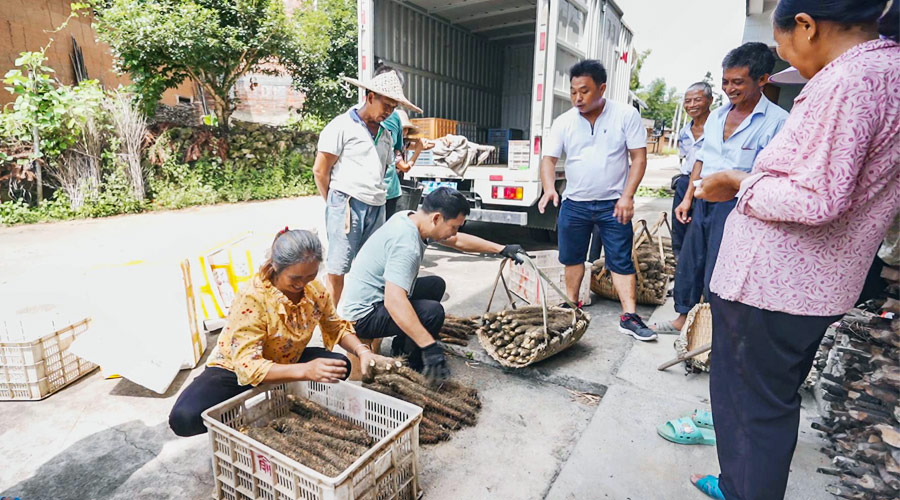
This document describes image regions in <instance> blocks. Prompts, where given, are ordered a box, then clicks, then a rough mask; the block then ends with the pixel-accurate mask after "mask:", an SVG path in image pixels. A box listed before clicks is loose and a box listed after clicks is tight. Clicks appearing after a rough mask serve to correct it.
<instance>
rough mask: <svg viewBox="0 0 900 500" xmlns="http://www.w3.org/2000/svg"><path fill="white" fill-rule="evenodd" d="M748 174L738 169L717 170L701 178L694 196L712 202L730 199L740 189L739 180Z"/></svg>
mask: <svg viewBox="0 0 900 500" xmlns="http://www.w3.org/2000/svg"><path fill="white" fill-rule="evenodd" d="M749 176H750V174H748V173H747V172H742V171H740V170H726V171H724V172H717V173H715V174H712V175H710V176H709V177H704V178H703V180H702V181H701V182H700V187H698V188H697V190H696V191H694V196H695V197H697V198H700V199H701V200H706V201H709V202H713V203H716V202H720V201H729V200H732V199H734V197H735V196H737V193H738V191H740V189H741V181H743V180H744V179H746V178H747V177H749Z"/></svg>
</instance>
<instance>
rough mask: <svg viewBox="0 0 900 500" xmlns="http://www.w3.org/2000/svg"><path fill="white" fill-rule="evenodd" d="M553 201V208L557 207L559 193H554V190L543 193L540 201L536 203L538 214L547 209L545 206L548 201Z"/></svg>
mask: <svg viewBox="0 0 900 500" xmlns="http://www.w3.org/2000/svg"><path fill="white" fill-rule="evenodd" d="M551 200H552V201H553V206H554V207H558V206H559V193H557V192H556V190H555V189H551V190H547V191H544V194H543V196H541V200H540V201H538V212H540V213H544V209H546V208H547V204H548V203H550V201H551Z"/></svg>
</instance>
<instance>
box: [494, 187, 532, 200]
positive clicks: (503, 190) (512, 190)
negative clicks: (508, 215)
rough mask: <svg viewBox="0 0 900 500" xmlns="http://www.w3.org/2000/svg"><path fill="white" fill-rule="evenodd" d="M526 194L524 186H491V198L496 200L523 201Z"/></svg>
mask: <svg viewBox="0 0 900 500" xmlns="http://www.w3.org/2000/svg"><path fill="white" fill-rule="evenodd" d="M524 194H525V193H524V189H523V188H522V186H491V198H493V199H495V200H496V199H501V200H521V199H523V198H524Z"/></svg>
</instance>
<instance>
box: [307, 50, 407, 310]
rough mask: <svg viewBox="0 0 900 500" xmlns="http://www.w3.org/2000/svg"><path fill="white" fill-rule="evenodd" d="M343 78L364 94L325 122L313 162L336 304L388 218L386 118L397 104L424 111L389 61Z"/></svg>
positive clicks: (390, 150) (390, 156)
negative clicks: (365, 76)
mask: <svg viewBox="0 0 900 500" xmlns="http://www.w3.org/2000/svg"><path fill="white" fill-rule="evenodd" d="M344 79H345V80H347V81H348V82H350V83H352V84H354V85H356V86H358V87H362V88H364V89H365V90H366V97H365V100H364V101H363V103H362V104H361V105H357V106H353V107H352V108H350V109H349V110H348V111H347V112H346V113H344V114H341V115H340V116H338V117H336V118H334V119H333V120H331V122H330V123H328V125H326V126H325V128H324V129H323V130H322V133H321V134H320V135H319V143H318V154H317V155H316V161H315V164H314V165H313V174H314V176H315V180H316V187H317V188H318V189H319V194H321V195H322V197H323V198H325V203H326V205H325V228H326V232H327V233H328V256H327V258H326V261H325V271H326V273H327V275H328V276H327V278H328V279H327V280H326V286H327V288H328V290H329V292H330V293H331V296H332V298H333V300H334V303H335V304H337V303H338V302H339V301H340V299H341V293H342V292H343V289H344V275H345V274H346V273H347V272H348V271H349V270H350V263H351V262H352V261H353V259H354V257H356V253H357V252H358V251H359V249H360V247H362V245H363V243H365V241H366V239H368V237H369V236H370V235H371V234H372V233H373V232H374V231H375V230H376V229H378V228H379V227H380V226H381V225H382V224H383V223H384V204H385V201H386V195H387V193H386V189H385V183H384V176H385V172H386V169H387V167H388V165H390V164H391V163H392V161H393V138H392V137H391V133H390V132H389V131H388V130H387V129H385V128H384V126H383V125H382V122H383V121H384V120H385V119H387V118H388V117H389V116H390V115H391V113H393V112H394V109H395V108H396V107H397V106H404V107H406V108H409V109H412V110H414V111H417V112H419V113H421V112H422V110H421V109H419V108H418V107H416V106H415V105H414V104H412V103H411V102H409V100H408V99H407V98H406V96H405V95H404V94H403V85H402V83H401V81H400V77H399V75H398V74H397V72H396V71H395V70H393V69H392V68H390V67H387V66H382V67H381V68H379V71H378V72H377V74H376V75H375V76H374V77H373V78H372V79H371V80H369V81H367V82H361V81H359V80H356V79H353V78H347V77H344Z"/></svg>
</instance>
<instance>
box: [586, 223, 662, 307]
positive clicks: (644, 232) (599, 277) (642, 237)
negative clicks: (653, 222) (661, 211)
mask: <svg viewBox="0 0 900 500" xmlns="http://www.w3.org/2000/svg"><path fill="white" fill-rule="evenodd" d="M638 225H640V226H641V230H640V231H639V232H638V233H637V234H636V235H635V238H634V243H633V245H632V250H631V257H632V259H634V267H635V270H636V271H637V294H636V298H637V302H638V303H639V304H651V305H661V304H664V303H665V302H666V293H667V291H668V288H669V279H670V276H669V274H668V273H667V272H666V261H665V250H664V247H663V241H662V238H661V237H660V236H658V235H657V236H656V237H654V236H653V235H652V234H650V230H649V228H648V227H647V221H645V220H643V219H641V220H639V221H638ZM603 251H604V252H606V249H604V250H603ZM591 291H593V292H594V293H596V294H597V295H599V296H601V297H605V298H607V299H612V300H619V294H618V292H616V289H615V287H614V286H613V283H612V276H611V275H610V271H609V269H607V267H606V265H605V260H604V259H603V258H601V259H599V260H598V261H597V262H595V263H594V265H593V266H592V270H591Z"/></svg>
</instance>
